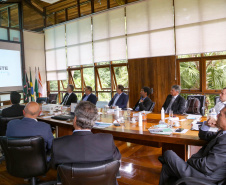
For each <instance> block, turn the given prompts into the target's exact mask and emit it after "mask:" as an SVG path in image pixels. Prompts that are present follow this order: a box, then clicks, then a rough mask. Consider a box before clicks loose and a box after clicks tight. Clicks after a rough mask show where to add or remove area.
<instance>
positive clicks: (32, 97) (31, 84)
mask: <svg viewBox="0 0 226 185" xmlns="http://www.w3.org/2000/svg"><path fill="white" fill-rule="evenodd" d="M30 88H31V91H30V93H31V101H35V98H34V88H33V83H32V76H31V71H30Z"/></svg>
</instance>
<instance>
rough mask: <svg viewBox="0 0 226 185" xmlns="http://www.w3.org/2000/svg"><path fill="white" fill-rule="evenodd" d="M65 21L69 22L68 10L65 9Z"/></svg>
mask: <svg viewBox="0 0 226 185" xmlns="http://www.w3.org/2000/svg"><path fill="white" fill-rule="evenodd" d="M65 21H68V8H65Z"/></svg>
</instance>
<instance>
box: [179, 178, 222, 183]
mask: <svg viewBox="0 0 226 185" xmlns="http://www.w3.org/2000/svg"><path fill="white" fill-rule="evenodd" d="M190 184H194V185H225V184H226V180H223V181H221V182H218V183H212V182H210V181H209V180H207V179H202V178H198V179H197V178H194V177H184V178H181V179H179V180H178V181H177V182H176V183H175V185H190Z"/></svg>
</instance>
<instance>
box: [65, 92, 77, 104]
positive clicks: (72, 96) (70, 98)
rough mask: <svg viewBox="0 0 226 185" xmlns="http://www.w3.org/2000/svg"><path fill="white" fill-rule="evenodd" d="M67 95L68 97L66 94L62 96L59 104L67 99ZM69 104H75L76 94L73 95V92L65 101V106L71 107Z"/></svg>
mask: <svg viewBox="0 0 226 185" xmlns="http://www.w3.org/2000/svg"><path fill="white" fill-rule="evenodd" d="M67 95H68V93H66V94H65V95H64V98H63V101H62V102H61V104H63V102H64V99H65V98H66V97H67ZM71 103H77V96H76V94H75V93H73V92H72V93H71V95H70V96H69V98H68V100H67V102H66V104H65V105H71Z"/></svg>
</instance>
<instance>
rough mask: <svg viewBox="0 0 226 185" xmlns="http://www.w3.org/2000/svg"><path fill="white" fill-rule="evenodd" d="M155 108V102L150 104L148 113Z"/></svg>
mask: <svg viewBox="0 0 226 185" xmlns="http://www.w3.org/2000/svg"><path fill="white" fill-rule="evenodd" d="M154 108H155V102H152V105H151V108H150V109H149V111H151V112H152V111H153V109H154Z"/></svg>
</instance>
